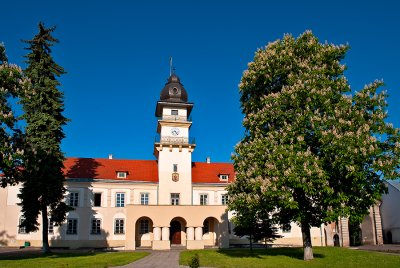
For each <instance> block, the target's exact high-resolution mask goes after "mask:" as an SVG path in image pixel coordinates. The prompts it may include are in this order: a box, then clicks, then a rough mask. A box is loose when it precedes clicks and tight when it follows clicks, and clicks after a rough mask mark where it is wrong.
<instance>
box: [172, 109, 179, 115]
mask: <svg viewBox="0 0 400 268" xmlns="http://www.w3.org/2000/svg"><path fill="white" fill-rule="evenodd" d="M171 115H179V110H177V109H171Z"/></svg>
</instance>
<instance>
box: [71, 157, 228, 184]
mask: <svg viewBox="0 0 400 268" xmlns="http://www.w3.org/2000/svg"><path fill="white" fill-rule="evenodd" d="M64 166H65V168H64V174H65V175H66V177H67V178H79V179H111V180H125V181H127V180H128V181H146V182H158V166H157V161H156V160H120V159H104V158H67V159H66V160H65V162H64ZM118 171H121V172H127V177H126V179H118V178H117V172H118ZM219 175H228V176H229V179H228V181H229V182H232V181H233V180H234V177H235V171H234V169H233V165H232V164H231V163H204V162H193V163H192V182H193V183H224V181H220V179H219Z"/></svg>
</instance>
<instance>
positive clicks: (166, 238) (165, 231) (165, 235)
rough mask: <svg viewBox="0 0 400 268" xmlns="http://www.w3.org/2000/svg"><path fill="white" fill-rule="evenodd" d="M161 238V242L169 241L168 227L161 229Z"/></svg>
mask: <svg viewBox="0 0 400 268" xmlns="http://www.w3.org/2000/svg"><path fill="white" fill-rule="evenodd" d="M161 237H162V240H163V241H169V227H163V228H162V233H161Z"/></svg>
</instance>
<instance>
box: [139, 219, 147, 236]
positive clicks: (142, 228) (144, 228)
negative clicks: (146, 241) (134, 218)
mask: <svg viewBox="0 0 400 268" xmlns="http://www.w3.org/2000/svg"><path fill="white" fill-rule="evenodd" d="M148 232H149V220H140V234H147V233H148Z"/></svg>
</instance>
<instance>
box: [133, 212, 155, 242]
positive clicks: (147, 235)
mask: <svg viewBox="0 0 400 268" xmlns="http://www.w3.org/2000/svg"><path fill="white" fill-rule="evenodd" d="M151 241H153V221H152V220H151V219H150V218H148V217H141V218H139V219H138V220H137V221H136V224H135V242H136V247H151Z"/></svg>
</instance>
